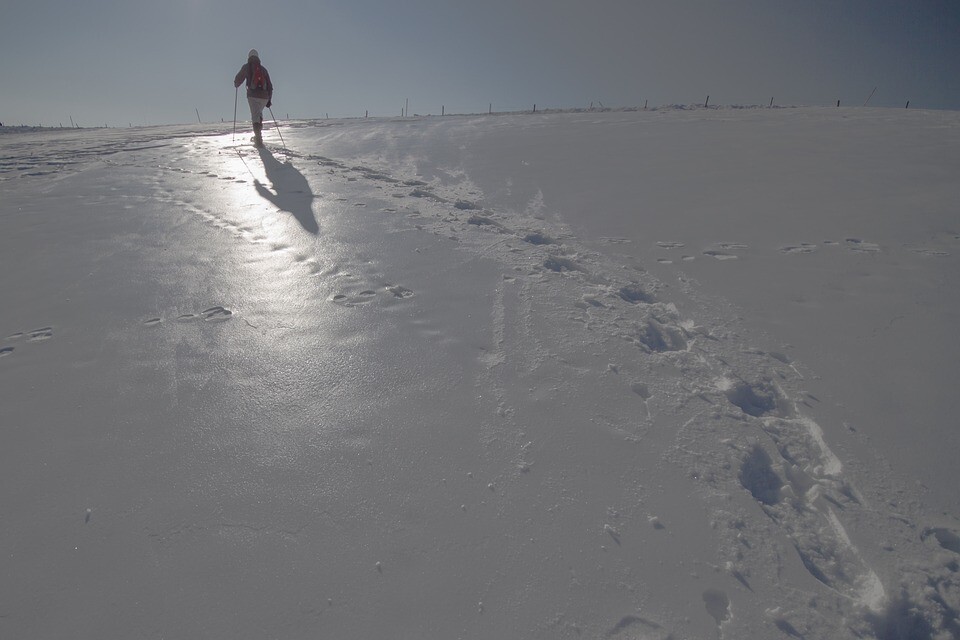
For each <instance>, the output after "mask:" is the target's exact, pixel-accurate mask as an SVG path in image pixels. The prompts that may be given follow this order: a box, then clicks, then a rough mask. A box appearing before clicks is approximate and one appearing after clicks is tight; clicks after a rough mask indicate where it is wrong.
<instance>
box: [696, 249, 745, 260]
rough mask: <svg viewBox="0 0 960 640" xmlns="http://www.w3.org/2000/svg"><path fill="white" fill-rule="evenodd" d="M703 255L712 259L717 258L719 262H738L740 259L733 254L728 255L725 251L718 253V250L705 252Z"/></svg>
mask: <svg viewBox="0 0 960 640" xmlns="http://www.w3.org/2000/svg"><path fill="white" fill-rule="evenodd" d="M703 255H705V256H710V257H711V258H715V259H717V260H737V259H738V256H735V255H734V254H732V253H726V252H725V251H716V250H711V251H704V252H703Z"/></svg>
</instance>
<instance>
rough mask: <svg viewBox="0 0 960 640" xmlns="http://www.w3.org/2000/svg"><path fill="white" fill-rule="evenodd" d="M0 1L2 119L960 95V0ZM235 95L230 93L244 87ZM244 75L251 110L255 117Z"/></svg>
mask: <svg viewBox="0 0 960 640" xmlns="http://www.w3.org/2000/svg"><path fill="white" fill-rule="evenodd" d="M4 5H5V6H3V7H2V9H0V16H2V20H0V56H2V61H3V62H2V65H0V83H2V86H3V87H4V89H3V91H2V92H0V96H2V97H0V122H2V123H3V124H5V125H20V124H23V125H44V126H57V125H59V124H64V125H69V123H70V121H71V118H72V119H73V121H74V122H76V123H77V124H79V125H81V126H104V125H108V126H129V125H134V126H137V125H152V124H174V123H186V122H195V121H196V119H197V112H199V115H200V118H201V120H203V121H204V122H219V121H221V120H223V121H226V122H230V121H232V120H233V117H234V106H235V103H236V102H237V100H236V98H237V92H236V91H234V96H231V95H230V93H231V90H232V89H233V88H234V87H233V77H234V75H235V74H236V72H237V71H238V70H239V69H240V66H241V65H242V64H243V63H244V62H245V61H246V54H247V51H249V50H250V49H251V48H256V49H258V50H259V51H260V54H261V58H262V61H263V64H264V66H265V67H266V68H267V69H268V70H269V71H270V75H271V77H272V79H273V83H274V87H275V89H274V101H273V103H274V104H273V112H274V114H275V116H276V117H277V118H281V119H282V118H285V117H288V116H289V117H291V118H322V117H326V116H329V117H358V116H363V115H365V113H368V112H369V114H370V115H371V116H378V117H380V116H399V115H401V113H402V111H403V109H404V106H405V104H407V101H409V103H408V104H409V114H424V115H425V114H440V112H441V110H445V111H446V112H447V113H478V112H485V111H487V109H488V108H489V107H490V105H492V107H493V109H494V110H496V111H512V110H525V109H531V108H532V107H533V105H534V104H536V105H537V106H538V108H579V107H589V106H590V105H591V104H593V105H595V106H596V105H599V104H603V105H604V106H607V107H630V106H643V105H644V103H647V104H649V106H651V107H652V106H659V105H665V104H698V103H703V102H704V101H705V99H706V97H707V96H708V95H709V96H710V103H711V104H714V105H732V104H739V105H744V104H764V105H765V104H768V103H769V102H770V99H771V98H773V99H774V101H775V103H776V104H780V105H830V104H836V101H837V100H840V101H841V103H842V104H844V105H850V106H860V105H863V104H864V102H865V101H866V100H867V98H868V97H869V96H870V95H871V92H872V91H873V89H874V87H876V89H877V90H876V93H875V94H874V95H873V97H872V98H870V102H869V104H870V106H886V107H898V108H900V107H903V106H905V104H906V102H907V101H908V100H909V101H910V105H911V107H918V108H931V109H960V36H958V34H960V3H958V2H955V1H954V0H915V1H911V2H905V1H893V0H842V1H837V0H724V1H722V2H721V1H720V0H633V1H628V0H589V1H587V0H581V1H575V0H484V1H483V2H461V1H458V0H447V1H439V0H404V1H398V0H275V1H274V2H254V1H253V0H229V1H227V0H166V1H165V2H150V3H144V2H136V1H134V2H129V1H128V0H84V2H76V0H33V1H32V2H16V3H12V2H11V3H4ZM231 98H234V100H231ZM243 98H244V93H243V89H242V88H241V90H240V95H239V106H238V108H237V115H238V119H240V120H243V119H244V118H247V119H248V118H249V111H248V110H247V108H246V105H245V104H244V102H245V101H244V99H243Z"/></svg>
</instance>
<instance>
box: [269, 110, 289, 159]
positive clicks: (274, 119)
mask: <svg viewBox="0 0 960 640" xmlns="http://www.w3.org/2000/svg"><path fill="white" fill-rule="evenodd" d="M267 110H268V111H269V112H270V117H271V118H273V126H275V127H276V128H277V135H279V136H280V144H282V145H283V150H284V151H287V143H286V142H284V141H283V134H282V133H280V123H278V122H277V116H275V115H273V109H271V108H270V107H267Z"/></svg>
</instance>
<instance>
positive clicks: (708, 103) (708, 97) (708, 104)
mask: <svg viewBox="0 0 960 640" xmlns="http://www.w3.org/2000/svg"><path fill="white" fill-rule="evenodd" d="M709 106H710V96H707V100H706V102H704V103H703V107H704V108H707V107H709Z"/></svg>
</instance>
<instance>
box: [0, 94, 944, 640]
mask: <svg viewBox="0 0 960 640" xmlns="http://www.w3.org/2000/svg"><path fill="white" fill-rule="evenodd" d="M281 125H282V126H283V129H282V133H283V140H284V142H285V145H283V144H281V142H280V139H279V137H278V136H277V135H276V132H275V131H273V128H272V127H268V129H267V130H266V131H265V137H266V139H267V143H268V149H267V150H265V151H262V152H257V151H256V150H255V149H253V148H252V147H251V146H250V145H249V144H248V143H247V140H248V137H249V131H248V130H246V129H245V130H244V131H243V132H242V133H239V132H238V134H237V136H236V139H234V135H233V133H232V131H231V130H230V128H229V127H224V126H223V125H216V126H215V125H183V126H170V127H153V128H143V129H129V130H117V129H101V130H43V131H30V132H8V135H4V136H0V148H2V154H0V157H2V158H3V159H2V160H0V190H2V204H0V229H2V233H0V254H2V255H3V257H4V265H5V268H4V269H3V270H2V271H0V389H2V392H0V421H2V431H3V433H4V436H5V438H4V440H5V442H4V445H5V446H3V447H2V448H0V487H2V489H0V513H2V516H3V525H2V526H0V548H2V549H3V550H4V553H3V556H2V558H3V559H2V561H0V576H2V578H0V636H3V637H62V636H64V635H72V636H77V637H95V636H96V637H144V638H154V637H156V638H160V637H210V638H306V637H367V638H383V637H390V638H582V637H588V638H599V637H609V638H661V639H663V638H668V637H673V638H716V637H722V638H776V637H795V638H805V639H808V640H812V639H815V638H870V637H874V638H882V639H887V638H937V639H941V638H951V637H957V636H958V635H960V618H958V615H960V614H958V612H960V578H958V570H960V569H958V566H960V558H958V545H957V539H958V535H960V498H958V495H957V492H956V487H957V486H958V482H960V473H958V470H957V463H956V460H957V459H958V453H960V430H958V429H957V418H956V416H957V415H960V406H958V402H960V400H958V397H957V394H956V393H955V389H956V382H955V380H956V379H957V373H958V364H957V363H958V361H960V360H958V357H960V341H958V340H957V339H956V331H957V329H956V327H957V326H958V322H957V321H958V316H960V302H958V301H960V295H958V294H960V290H958V288H960V280H958V274H960V268H958V267H960V265H958V256H960V218H958V215H957V214H958V209H957V202H960V198H958V196H960V183H958V181H957V180H956V171H957V167H958V166H960V115H958V114H957V113H952V112H930V111H907V110H900V111H894V110H884V109H846V108H844V109H816V108H797V109H659V110H649V111H627V112H575V113H548V114H535V115H532V114H513V115H497V116H456V117H443V118H437V117H424V118H412V119H392V120H379V119H371V120H323V121H293V122H284V123H281Z"/></svg>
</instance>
